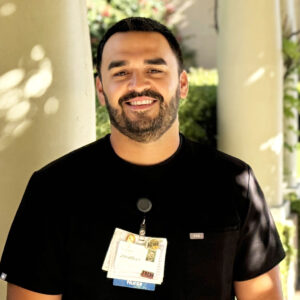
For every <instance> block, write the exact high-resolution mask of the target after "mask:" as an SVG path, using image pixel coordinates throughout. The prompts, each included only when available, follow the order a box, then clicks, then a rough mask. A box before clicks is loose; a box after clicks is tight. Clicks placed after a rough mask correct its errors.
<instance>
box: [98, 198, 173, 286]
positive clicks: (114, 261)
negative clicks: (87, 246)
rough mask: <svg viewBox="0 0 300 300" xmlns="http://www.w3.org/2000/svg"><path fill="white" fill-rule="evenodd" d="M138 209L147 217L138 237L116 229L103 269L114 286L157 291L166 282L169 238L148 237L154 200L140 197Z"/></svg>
mask: <svg viewBox="0 0 300 300" xmlns="http://www.w3.org/2000/svg"><path fill="white" fill-rule="evenodd" d="M137 208H138V210H139V211H140V212H142V213H143V214H144V216H143V220H142V223H141V225H140V230H139V234H134V233H131V232H128V231H125V230H122V229H120V228H116V229H115V232H114V235H113V237H112V240H111V242H110V245H109V248H108V251H107V254H106V257H105V260H104V263H103V266H102V269H103V270H104V271H107V277H108V278H113V285H115V286H122V287H130V288H137V289H144V290H149V291H154V290H155V284H161V283H162V282H163V276H164V266H165V256H166V248H167V239H166V238H153V237H147V236H146V213H147V212H149V211H150V210H151V208H152V203H151V201H150V200H149V199H146V198H141V199H139V200H138V202H137Z"/></svg>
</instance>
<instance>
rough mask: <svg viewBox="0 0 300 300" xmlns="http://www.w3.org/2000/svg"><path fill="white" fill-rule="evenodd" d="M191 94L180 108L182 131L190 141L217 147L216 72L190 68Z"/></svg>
mask: <svg viewBox="0 0 300 300" xmlns="http://www.w3.org/2000/svg"><path fill="white" fill-rule="evenodd" d="M188 76H189V84H190V87H189V94H188V97H187V98H186V99H184V100H182V101H181V104H180V108H179V121H180V131H181V132H182V133H183V134H184V135H185V136H186V137H188V138H189V139H191V140H194V141H198V142H200V143H202V144H208V145H211V146H216V131H217V122H216V103H217V84H218V74H217V71H216V70H204V69H201V68H200V69H196V68H190V70H189V73H188Z"/></svg>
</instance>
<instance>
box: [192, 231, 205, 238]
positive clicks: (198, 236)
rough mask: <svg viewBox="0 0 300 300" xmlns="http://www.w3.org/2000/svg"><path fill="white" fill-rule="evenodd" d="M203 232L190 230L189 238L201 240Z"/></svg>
mask: <svg viewBox="0 0 300 300" xmlns="http://www.w3.org/2000/svg"><path fill="white" fill-rule="evenodd" d="M203 239H204V233H203V232H191V233H190V240H203Z"/></svg>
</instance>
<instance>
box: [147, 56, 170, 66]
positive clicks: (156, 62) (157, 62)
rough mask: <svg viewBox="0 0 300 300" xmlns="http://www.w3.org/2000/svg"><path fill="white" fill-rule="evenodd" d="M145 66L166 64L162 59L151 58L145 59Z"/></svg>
mask: <svg viewBox="0 0 300 300" xmlns="http://www.w3.org/2000/svg"><path fill="white" fill-rule="evenodd" d="M144 62H145V64H148V65H167V62H166V61H165V60H164V59H163V58H160V57H159V58H152V59H145V60H144Z"/></svg>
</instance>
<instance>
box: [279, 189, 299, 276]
mask: <svg viewBox="0 0 300 300" xmlns="http://www.w3.org/2000/svg"><path fill="white" fill-rule="evenodd" d="M284 198H285V199H286V200H287V201H290V203H291V212H292V213H295V214H297V216H298V228H300V199H299V198H298V196H297V194H296V193H289V194H287V195H286V196H285V197H284ZM291 233H292V234H293V235H294V228H293V231H292V232H291ZM282 241H283V243H284V244H288V243H287V242H286V241H287V238H285V239H283V240H282ZM299 243H300V230H298V236H297V244H298V245H299ZM291 244H292V237H291V242H290V243H289V246H288V245H285V246H284V247H285V250H286V251H287V257H286V258H285V260H284V261H285V262H284V264H285V266H284V267H283V270H281V269H280V270H281V273H283V274H285V268H286V267H288V266H289V262H290V261H291V259H292V257H293V255H295V254H297V257H298V266H297V267H298V270H300V251H299V250H298V249H293V248H292V246H291ZM299 276H300V272H299V271H298V281H299V279H300V278H299Z"/></svg>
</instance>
